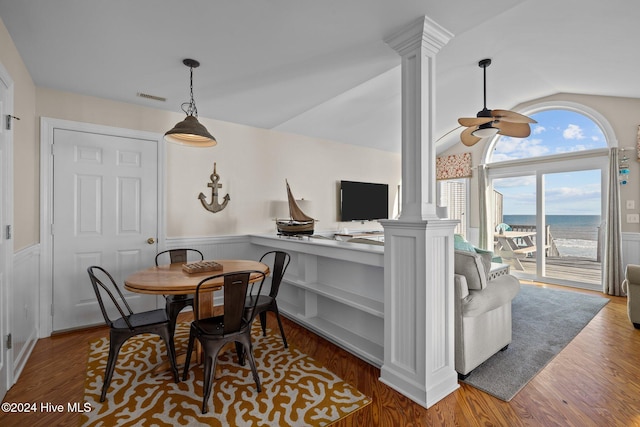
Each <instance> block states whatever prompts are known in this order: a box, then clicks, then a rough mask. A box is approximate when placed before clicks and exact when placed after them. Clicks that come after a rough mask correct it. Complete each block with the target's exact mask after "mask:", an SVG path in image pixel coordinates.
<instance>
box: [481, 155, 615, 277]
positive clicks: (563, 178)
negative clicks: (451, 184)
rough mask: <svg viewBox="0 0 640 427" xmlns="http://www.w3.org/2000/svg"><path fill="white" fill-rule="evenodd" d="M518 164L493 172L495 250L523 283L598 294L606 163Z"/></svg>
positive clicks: (575, 160)
mask: <svg viewBox="0 0 640 427" xmlns="http://www.w3.org/2000/svg"><path fill="white" fill-rule="evenodd" d="M519 163H520V164H515V165H507V164H503V165H499V164H496V165H491V167H490V169H489V181H490V183H491V185H492V187H493V199H494V201H493V203H492V206H494V208H493V211H494V215H493V220H492V222H493V224H490V226H493V233H494V234H493V236H494V239H493V241H494V251H495V252H496V254H498V255H500V256H501V257H502V258H503V261H504V262H506V263H508V264H510V265H511V271H512V272H513V273H514V274H515V275H517V276H519V277H522V278H524V279H531V280H539V281H544V282H547V283H557V284H564V285H569V286H577V287H582V288H587V289H600V288H601V276H602V271H601V251H602V248H603V241H602V236H603V233H602V230H603V224H602V221H603V218H604V214H603V213H604V200H605V190H604V186H603V183H604V182H605V177H604V171H605V170H606V158H602V157H582V158H571V157H567V159H566V161H563V162H558V161H550V162H547V163H544V162H539V163H536V164H530V165H527V167H523V165H522V162H519ZM523 170H527V172H528V173H526V174H523ZM500 212H501V214H500Z"/></svg>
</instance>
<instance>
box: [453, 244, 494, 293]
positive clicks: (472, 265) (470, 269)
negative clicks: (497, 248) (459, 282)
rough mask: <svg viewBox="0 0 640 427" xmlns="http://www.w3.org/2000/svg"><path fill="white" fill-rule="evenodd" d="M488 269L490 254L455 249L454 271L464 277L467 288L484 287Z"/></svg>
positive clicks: (489, 268)
mask: <svg viewBox="0 0 640 427" xmlns="http://www.w3.org/2000/svg"><path fill="white" fill-rule="evenodd" d="M490 271H491V255H490V254H479V253H477V252H475V251H474V252H467V251H455V256H454V272H455V274H460V275H462V276H464V277H465V278H466V280H467V286H468V288H469V289H477V290H479V289H484V288H486V287H487V280H488V278H489V272H490Z"/></svg>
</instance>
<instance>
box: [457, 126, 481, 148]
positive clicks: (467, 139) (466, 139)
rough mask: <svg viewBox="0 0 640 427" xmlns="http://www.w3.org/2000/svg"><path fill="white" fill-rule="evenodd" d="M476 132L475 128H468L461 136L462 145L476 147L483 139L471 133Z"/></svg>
mask: <svg viewBox="0 0 640 427" xmlns="http://www.w3.org/2000/svg"><path fill="white" fill-rule="evenodd" d="M474 130H476V129H475V128H473V127H471V128H466V129H465V130H464V131H462V133H461V134H460V141H462V143H463V144H464V145H466V146H467V147H471V146H472V145H475V143H476V142H478V141H480V139H481V138H478V137H477V136H473V135H471V132H473V131H474Z"/></svg>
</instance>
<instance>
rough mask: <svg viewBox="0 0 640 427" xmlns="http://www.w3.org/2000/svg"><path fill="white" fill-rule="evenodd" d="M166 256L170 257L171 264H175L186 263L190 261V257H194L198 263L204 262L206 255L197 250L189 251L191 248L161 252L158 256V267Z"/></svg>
mask: <svg viewBox="0 0 640 427" xmlns="http://www.w3.org/2000/svg"><path fill="white" fill-rule="evenodd" d="M164 254H168V255H169V262H170V263H171V264H174V263H177V262H181V263H186V262H187V261H188V258H189V256H191V257H193V258H194V259H195V260H196V261H203V260H204V255H202V252H200V251H199V250H197V249H189V248H182V249H169V250H166V251H162V252H159V253H158V254H157V255H156V265H159V264H158V260H159V259H160V257H161V256H162V255H164Z"/></svg>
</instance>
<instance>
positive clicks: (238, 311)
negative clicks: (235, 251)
mask: <svg viewBox="0 0 640 427" xmlns="http://www.w3.org/2000/svg"><path fill="white" fill-rule="evenodd" d="M219 277H224V287H223V291H224V330H223V333H224V334H229V333H233V332H237V331H239V330H240V329H241V328H242V326H244V324H245V322H246V321H247V320H248V319H253V312H254V311H255V304H254V306H253V307H252V310H251V316H246V317H245V315H244V314H245V301H246V297H247V295H248V293H249V290H250V287H249V285H251V289H253V288H254V286H255V284H259V285H258V292H257V294H258V295H259V294H260V292H261V290H262V284H263V283H264V278H265V274H264V273H263V272H261V271H258V270H247V271H240V272H233V273H223V274H217V275H215V276H210V277H207V278H206V279H204V280H202V281H201V282H200V283H199V284H198V287H197V288H196V294H195V303H194V322H196V324H197V322H198V321H199V320H202V318H201V317H200V294H201V293H202V292H210V291H209V290H207V286H206V285H207V284H208V283H209V282H210V281H212V280H213V279H217V278H219ZM249 282H252V283H249ZM256 302H257V299H256Z"/></svg>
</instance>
